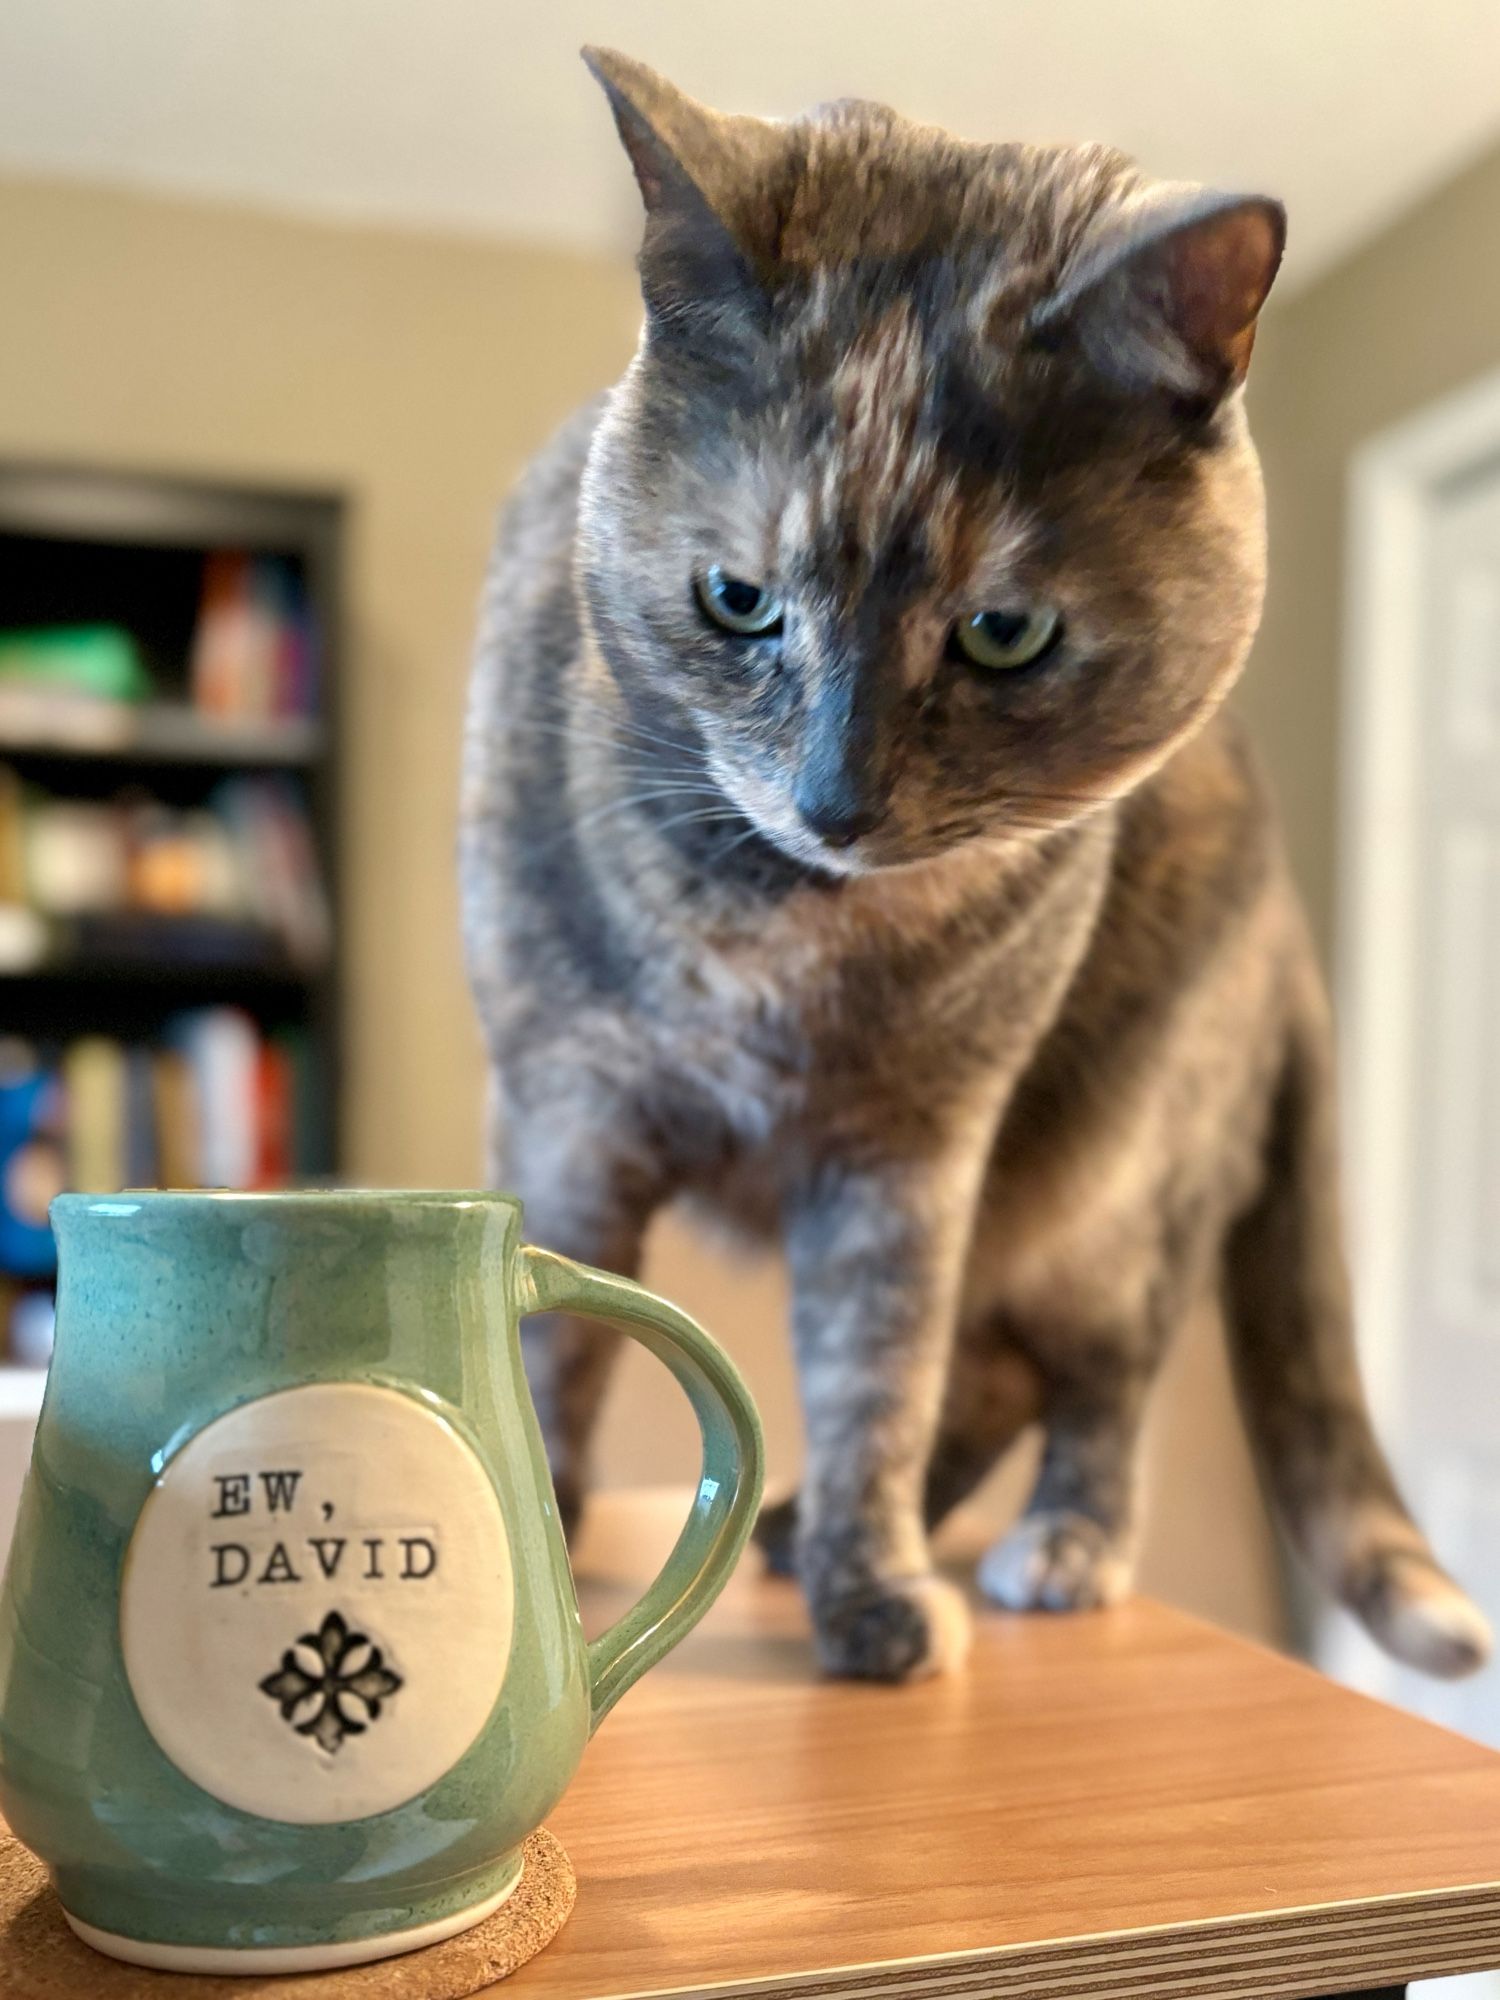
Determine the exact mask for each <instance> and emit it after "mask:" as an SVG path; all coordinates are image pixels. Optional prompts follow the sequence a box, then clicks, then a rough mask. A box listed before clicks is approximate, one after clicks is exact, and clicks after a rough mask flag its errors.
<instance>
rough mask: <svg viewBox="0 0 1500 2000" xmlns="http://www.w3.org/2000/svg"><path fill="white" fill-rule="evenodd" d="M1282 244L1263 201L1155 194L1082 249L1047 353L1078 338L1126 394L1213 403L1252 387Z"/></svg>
mask: <svg viewBox="0 0 1500 2000" xmlns="http://www.w3.org/2000/svg"><path fill="white" fill-rule="evenodd" d="M1285 242H1286V212H1285V210H1284V209H1283V208H1282V206H1281V204H1280V202H1277V201H1271V200H1269V199H1268V198H1266V197H1265V196H1261V195H1252V196H1245V195H1223V194H1207V193H1204V192H1202V191H1201V190H1194V191H1193V192H1191V193H1188V194H1185V195H1178V194H1172V195H1163V196H1160V197H1158V198H1156V199H1154V200H1152V201H1150V202H1149V203H1148V204H1146V205H1144V206H1143V207H1141V208H1140V209H1139V210H1136V211H1134V212H1129V213H1127V214H1125V215H1123V216H1118V217H1113V218H1111V219H1109V220H1108V221H1107V222H1105V223H1104V224H1103V225H1102V226H1101V227H1100V228H1099V229H1098V230H1097V231H1096V232H1095V233H1094V234H1093V235H1092V236H1091V237H1090V238H1088V239H1086V240H1085V242H1084V243H1083V245H1082V246H1081V248H1080V250H1079V253H1078V255H1077V257H1076V259H1075V260H1074V264H1073V268H1072V269H1071V270H1070V271H1069V272H1067V273H1065V275H1064V278H1063V282H1062V284H1061V286H1060V287H1059V289H1058V290H1057V292H1056V293H1055V294H1054V295H1053V296H1052V297H1051V298H1050V299H1047V300H1045V301H1044V302H1043V304H1042V305H1041V306H1040V307H1039V308H1038V310H1037V312H1036V313H1035V314H1034V315H1033V318H1032V325H1033V328H1034V329H1035V331H1036V332H1037V333H1038V335H1039V336H1041V337H1042V338H1043V339H1044V340H1046V341H1048V342H1049V344H1050V342H1051V341H1052V340H1053V339H1054V338H1055V336H1056V335H1057V334H1058V333H1059V332H1060V331H1061V330H1062V329H1063V328H1064V327H1065V326H1071V327H1072V328H1074V329H1076V331H1077V333H1078V336H1079V338H1080V339H1081V341H1082V343H1083V346H1084V349H1085V351H1086V353H1087V354H1088V356H1089V358H1090V360H1091V361H1092V362H1093V363H1094V365H1095V366H1096V367H1097V368H1098V369H1099V370H1100V372H1101V373H1102V374H1104V375H1105V376H1106V377H1107V378H1108V379H1109V380H1111V381H1112V382H1115V383H1116V384H1118V385H1119V386H1120V387H1121V388H1123V389H1127V390H1133V391H1140V390H1152V389H1155V390H1161V391H1164V392H1166V393H1167V394H1169V395H1172V396H1176V397H1182V398H1184V399H1187V400H1188V401H1196V402H1215V401H1217V400H1218V399H1219V398H1220V397H1222V396H1225V395H1227V394H1228V393H1229V392H1230V391H1231V390H1232V389H1235V388H1237V387H1238V386H1239V384H1240V383H1241V382H1243V381H1244V379H1245V371H1246V369H1247V368H1248V367H1249V365H1250V350H1251V347H1252V346H1253V345H1254V342H1255V327H1256V320H1257V317H1258V315H1259V313H1260V309H1261V307H1262V306H1263V305H1264V304H1265V301H1266V294H1267V293H1268V292H1269V291H1270V289H1271V283H1272V280H1273V279H1274V278H1275V276H1276V271H1277V268H1278V266H1279V265H1280V263H1281V253H1282V249H1283V247H1284V245H1285Z"/></svg>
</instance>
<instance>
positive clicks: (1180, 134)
mask: <svg viewBox="0 0 1500 2000" xmlns="http://www.w3.org/2000/svg"><path fill="white" fill-rule="evenodd" d="M583 41H602V42H605V43H609V44H613V45H615V46H617V47H620V48H624V49H626V50H628V51H630V52H631V53H632V54H635V55H639V56H642V57H644V58H645V59H646V60H647V61H648V62H651V63H654V64H655V65H656V66H657V67H658V68H661V69H663V70H665V71H666V72H667V74H668V75H670V76H671V77H673V78H674V80H675V81H677V82H679V83H681V84H682V85H683V86H684V87H685V88H686V89H689V90H691V91H692V92H693V93H694V95H696V96H699V97H702V98H705V99H706V100H708V101H709V102H711V103H715V104H718V105H720V106H722V107H724V108H726V109H736V110H747V111H760V112H767V113H777V114H787V113H791V112H794V111H797V110H799V109H801V108H803V107H804V106H806V105H808V104H811V103H815V102H817V101H818V100H819V99H821V98H827V97H835V96H851V95H858V96H870V97H879V98H884V99H885V100H886V101H887V102H890V103H894V104H896V105H898V106H899V107H900V108H901V109H903V110H905V111H908V112H910V113H912V114H913V115H915V116H918V117H922V118H926V119H931V120H934V121H936V122H938V123H941V124H945V125H948V126H951V127H952V128H953V129H954V130H956V131H958V132H960V133H963V134H964V135H966V136H968V137H971V138H1024V139H1058V138H1087V139H1108V140H1110V141H1113V142H1114V143H1116V144H1118V145H1122V146H1124V147H1125V148H1126V149H1127V150H1129V151H1131V152H1133V153H1135V154H1136V155H1137V156H1138V157H1139V158H1140V159H1141V160H1142V161H1143V162H1144V163H1145V164H1146V165H1147V166H1149V167H1150V168H1152V169H1153V170H1155V171H1157V172H1159V173H1162V174H1164V175H1167V176H1170V177H1173V178H1182V179H1194V180H1207V181H1212V182H1215V183H1217V184H1219V185H1223V186H1243V187H1246V188H1257V189H1263V190H1265V191H1268V192H1272V193H1277V194H1280V195H1282V196H1283V197H1284V198H1285V199H1286V201H1287V202H1288V204H1289V206H1290V209H1291V214H1292V239H1291V240H1292V248H1291V251H1290V254H1289V260H1288V272H1289V275H1290V276H1291V277H1292V278H1293V280H1294V281H1295V280H1297V279H1299V278H1300V279H1302V280H1305V279H1306V278H1307V277H1308V276H1309V275H1311V274H1312V273H1314V272H1315V271H1316V270H1318V269H1319V268H1321V267H1323V266H1325V265H1326V264H1328V263H1329V262H1331V261H1333V260H1334V259H1336V258H1337V257H1338V256H1339V255H1341V254H1342V253H1343V252H1344V251H1345V250H1346V249H1348V248H1350V247H1351V246H1352V245H1354V244H1355V243H1357V242H1358V241H1359V240H1360V238H1361V237H1363V236H1365V235H1367V234H1369V233H1370V232H1372V231H1373V230H1375V229H1377V228H1378V227H1379V226H1380V225H1381V224H1382V223H1383V222H1384V221H1385V220H1386V219H1387V218H1388V217H1390V216H1392V215H1394V214H1395V213H1397V212H1398V211H1399V210H1400V209H1402V208H1403V207H1405V206H1407V205H1408V204H1409V203H1410V202H1411V201H1412V200H1414V199H1415V198H1416V197H1417V196H1418V195H1419V194H1421V193H1422V192H1423V191H1424V190H1425V189H1426V188H1428V187H1430V186H1432V185H1434V184H1436V183H1437V182H1439V181H1441V180H1442V179H1443V178H1444V177H1445V176H1446V175H1447V174H1448V173H1450V172H1452V171H1453V170H1454V169H1455V168H1456V167H1458V166H1460V165H1462V164H1463V163H1464V162H1465V161H1466V160H1467V159H1468V158H1470V157H1472V156H1473V155H1474V154H1476V153H1477V152H1478V151H1480V150H1481V149H1482V148H1483V147H1484V145H1485V144H1486V143H1487V142H1490V141H1494V140H1497V139H1500V4H1497V0H1249V3H1248V4H1247V0H925V4H924V0H739V4H736V5H733V6H731V5H727V4H724V0H526V4H522V0H3V4H0V168H10V169H18V170H21V171H23V172H32V173H48V174H62V175H67V176H74V177H83V178H87V179H93V180H105V181H111V182H116V183H125V184H129V185H133V186H139V187H147V188H156V189H163V190H170V191H177V192H181V193H184V194H190V195H197V196H204V197H211V198H223V199H227V200H232V201H238V202H246V203H252V204H255V205H257V206H262V207H272V208H276V209H284V210H292V211H296V212H299V213H310V214H320V215H337V216H341V217H347V218H357V219H362V220H367V221H372V222H394V223H401V224H407V225H414V226H417V227H430V228H439V229H459V230H466V231H480V232H484V233H489V234H497V235H506V236H516V235H520V236H525V237H529V238H543V239H552V240H554V241H561V242H565V243H568V244H573V245H577V246H581V247H588V246H596V245H611V246H618V245H623V244H625V243H627V242H628V241H629V240H630V239H631V238H632V237H633V234H634V229H635V219H634V206H633V190H632V189H631V187H630V183H629V176H628V172H627V169H626V167H625V164H624V161H623V159H622V158H621V157H620V156H619V154H618V153H617V151H616V148H615V144H614V139H613V133H612V129H611V126H610V122H609V118H608V115H607V113H606V110H605V107H604V103H603V101H602V99H601V98H600V96H599V93H598V90H597V87H596V86H595V85H594V83H593V82H592V81H591V80H590V78H589V77H588V75H587V74H586V72H585V71H584V69H583V67H582V65H581V64H580V63H579V61H578V59H577V54H576V51H577V48H578V45H579V44H580V43H581V42H583Z"/></svg>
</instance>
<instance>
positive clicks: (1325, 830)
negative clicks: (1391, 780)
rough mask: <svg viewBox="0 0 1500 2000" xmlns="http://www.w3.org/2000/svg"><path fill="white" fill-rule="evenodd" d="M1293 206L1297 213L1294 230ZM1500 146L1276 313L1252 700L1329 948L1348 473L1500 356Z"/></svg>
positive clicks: (1260, 433)
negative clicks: (1367, 445) (1405, 422)
mask: <svg viewBox="0 0 1500 2000" xmlns="http://www.w3.org/2000/svg"><path fill="white" fill-rule="evenodd" d="M1296 226H1297V218H1296V216H1295V215H1294V216H1292V218H1291V227H1292V229H1293V230H1295V229H1296ZM1497 246H1500V148H1497V149H1496V150H1495V151H1493V152H1490V153H1488V154H1486V156H1485V157H1484V158H1483V159H1482V160H1480V161H1479V162H1478V163H1477V164H1476V165H1475V166H1473V167H1472V168H1470V169H1469V171H1468V172H1466V173H1465V174H1463V175H1461V176H1460V177H1459V178H1458V179H1457V180H1455V181H1451V182H1449V183H1448V184H1447V185H1446V186H1445V187H1443V188H1441V189H1439V190H1438V192H1437V193H1436V194H1434V195H1433V196H1432V197H1431V198H1430V199H1429V200H1427V201H1425V202H1423V203H1422V205H1421V206H1420V207H1419V208H1415V209H1413V210H1412V211H1411V212H1410V213H1409V214H1408V215H1406V216H1404V217H1403V218H1402V219H1401V220H1400V221H1399V222H1398V223H1397V224H1396V225H1395V226H1394V227H1393V228H1391V229H1389V230H1387V231H1385V232H1384V234H1382V235H1381V236H1379V237H1377V238H1376V239H1375V240H1374V241H1373V242H1371V243H1370V244H1369V245H1367V246H1366V248H1365V249H1363V250H1362V251H1360V252H1359V254H1358V255H1357V256H1354V257H1351V258H1349V259H1348V260H1347V261H1346V262H1344V263H1342V264H1340V265H1339V266H1338V267H1337V268H1336V269H1335V270H1334V271H1332V272H1331V273H1330V274H1329V275H1328V276H1327V277H1326V278H1324V279H1322V280H1321V282H1319V283H1317V284H1315V285H1313V286H1311V287H1310V288H1309V289H1308V290H1306V291H1303V292H1301V293H1299V294H1298V295H1297V296H1296V297H1295V298H1293V299H1291V300H1289V301H1288V302H1287V303H1286V304H1285V305H1281V304H1279V303H1278V304H1276V305H1275V306H1274V308H1273V310H1271V311H1270V312H1268V313H1267V315H1266V324H1265V328H1264V331H1263V333H1262V336H1261V339H1260V342H1259V344H1258V347H1257V350H1256V356H1255V365H1254V367H1253V369H1252V371H1251V381H1250V391H1249V396H1250V414H1251V422H1252V425H1253V428H1254V430H1255V434H1256V437H1257V438H1258V440H1259V442H1260V447H1261V455H1262V457H1263V459H1264V461H1265V468H1266V482H1267V493H1268V499H1269V504H1270V521H1271V584H1270V592H1269V596H1268V600H1267V605H1266V619H1265V624H1264V626H1263V628H1262V631H1261V636H1260V639H1259V640H1258V642H1257V644H1256V648H1255V652H1254V655H1253V657H1252V660H1251V664H1250V672H1249V676H1248V678H1247V681H1246V683H1245V687H1244V691H1243V695H1242V705H1243V707H1244V709H1245V711H1246V713H1247V714H1249V716H1250V717H1251V719H1252V721H1253V723H1254V725H1255V728H1256V732H1257V735H1258V736H1259V739H1260V741H1261V744H1262V746H1263V748H1264V750H1265V753H1266V755H1267V758H1268V759H1269V761H1270V764H1271V768H1272V773H1273V776H1274V777H1275V780H1276V783H1277V787H1278V790H1279V793H1280V796H1281V806H1282V813H1283V817H1284V819H1285V822H1286V828H1287V836H1288V840H1289V843H1290V847H1291V852H1292V859H1293V863H1294V865H1295V867H1296V870H1297V873H1298V876H1299V878H1300V880H1301V882H1302V884H1303V888H1304V892H1305V894H1306V896H1307V900H1308V906H1309V909H1310V910H1311V913H1312V917H1313V922H1314V926H1315V928H1316V930H1317V932H1318V936H1319V939H1320V942H1321V943H1322V944H1323V946H1324V949H1325V952H1331V947H1332V938H1333V928H1334V882H1335V868H1336V832H1337V811H1338V761H1337V760H1338V723H1339V699H1340V689H1339V671H1340V660H1339V647H1340V643H1341V637H1342V622H1341V621H1342V584H1343V565H1344V531H1345V522H1344V481H1345V474H1346V472H1347V469H1348V464H1349V459H1350V456H1351V454H1352V453H1353V452H1354V450H1355V449H1356V447H1357V446H1358V445H1359V444H1360V443H1361V442H1363V440H1364V439H1366V438H1368V437H1370V436H1371V435H1372V434H1373V433H1375V432H1376V431H1379V430H1382V429H1383V428H1385V426H1387V425H1388V424H1392V423H1395V422H1397V421H1398V420H1399V419H1400V418H1401V417H1403V416H1405V415H1407V414H1408V413H1409V412H1411V411H1414V410H1418V409H1420V408H1421V407H1422V406H1423V405H1424V404H1425V403H1429V402H1432V401H1434V400H1435V399H1436V398H1437V397H1439V396H1442V395H1444V394H1445V393H1447V392H1448V391H1449V390H1452V389H1456V388H1458V387H1460V386H1461V385H1462V384H1464V383H1466V382H1470V381H1472V380H1473V379H1474V378H1475V377H1476V376H1479V375H1481V374H1484V373H1485V372H1486V371H1488V370H1490V369H1493V368H1496V367H1500V256H1497V254H1496V252H1497Z"/></svg>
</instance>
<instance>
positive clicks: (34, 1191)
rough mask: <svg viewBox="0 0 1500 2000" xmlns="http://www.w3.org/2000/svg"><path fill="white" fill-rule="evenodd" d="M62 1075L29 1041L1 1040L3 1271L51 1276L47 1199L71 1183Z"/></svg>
mask: <svg viewBox="0 0 1500 2000" xmlns="http://www.w3.org/2000/svg"><path fill="white" fill-rule="evenodd" d="M62 1125H63V1106H62V1100H61V1097H60V1095H59V1092H58V1088H57V1079H56V1076H55V1074H54V1073H53V1071H52V1070H51V1069H50V1067H49V1066H48V1065H47V1064H46V1063H44V1062H43V1061H42V1060H41V1058H40V1056H39V1055H38V1053H37V1051H36V1050H35V1049H34V1048H32V1047H31V1045H30V1044H29V1043H26V1042H22V1041H18V1040H15V1039H12V1038H6V1039H5V1040H0V1271H5V1272H9V1273H11V1274H12V1275H14V1276H16V1277H21V1278H45V1277H50V1275H51V1274H52V1272H53V1271H55V1270H56V1268H57V1249H56V1246H55V1244H54V1243H53V1241H52V1230H51V1226H50V1225H49V1223H48V1221H47V1205H48V1203H49V1202H50V1201H51V1200H52V1197H53V1196H54V1195H55V1194H59V1193H61V1191H62V1189H63V1187H64V1186H65V1185H66V1169H65V1165H64V1160H63V1147H62Z"/></svg>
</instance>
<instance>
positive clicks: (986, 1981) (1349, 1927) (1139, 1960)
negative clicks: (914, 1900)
mask: <svg viewBox="0 0 1500 2000" xmlns="http://www.w3.org/2000/svg"><path fill="white" fill-rule="evenodd" d="M1497 1966H1500V1881H1489V1882H1474V1883H1469V1884H1465V1885H1462V1886H1459V1887H1456V1888H1443V1889H1427V1890H1416V1891H1406V1890H1398V1891H1395V1892H1393V1893H1391V1894H1389V1895H1385V1896H1370V1897H1359V1898H1353V1899H1346V1900H1343V1901H1340V1902H1331V1903H1305V1904H1294V1905H1289V1906H1288V1907H1287V1908H1285V1909H1282V1910H1274V1911H1266V1912H1263V1913H1261V1914H1260V1915H1258V1916H1243V1915H1238V1914H1234V1915H1228V1916H1223V1917H1205V1918H1201V1919H1197V1920H1195V1921H1191V1922H1186V1923H1167V1924H1149V1925H1141V1926H1139V1927H1134V1928H1131V1929H1129V1930H1114V1931H1097V1932H1089V1933H1086V1934H1080V1935H1078V1936H1074V1937H1068V1938H1060V1939H1057V1940H1055V1941H1054V1942H1051V1943H1045V1942H1044V1943H1030V1942H1028V1943H1023V1944H1012V1945H995V1946H988V1945H980V1946H977V1947H974V1948H972V1949H970V1950H967V1951H961V1952H937V1953H925V1954H922V1955H920V1956H918V1957H913V1958H898V1959H878V1960H866V1961H864V1962H862V1963H858V1964H851V1965H845V1966H837V1967H828V1968H820V1969H818V1970H815V1971H810V1972H796V1973H781V1974H771V1975H769V1976H767V1977H765V1978H763V1979H750V1980H744V1979H730V1980H718V1981H710V1982H707V1983H704V1982H701V1981H700V1982H697V1983H693V1984H688V1985H671V1986H668V1985H660V1986H649V1987H640V1988H632V1989H630V1990H628V1991H627V1990H626V1989H623V1988H615V1987H609V1988H607V1989H606V1988H604V1987H601V1988H599V1995H600V2000H780V1996H783V1995H784V1996H786V2000H964V1997H965V1996H971V2000H1099V1996H1100V1994H1101V1992H1108V1993H1109V1995H1110V1996H1111V2000H1116V1996H1118V1997H1119V2000H1125V1997H1126V1996H1129V2000H1198V1996H1205V2000H1207V1996H1214V1995H1223V1996H1226V2000H1227V1996H1229V1995H1233V1996H1234V2000H1286V1996H1291V1995H1306V1994H1310V1993H1317V1992H1333V1991H1353V1990H1355V1989H1356V1988H1363V1987H1374V1986H1384V1985H1401V1984H1403V1983H1406V1982H1409V1981H1412V1980H1416V1979H1435V1978H1442V1977H1446V1976H1448V1975H1450V1974H1453V1973H1459V1972H1475V1971H1489V1970H1492V1969H1494V1968H1495V1967H1497ZM1106 1979H1107V1980H1109V1981H1110V1982H1111V1983H1110V1984H1109V1985H1108V1986H1101V1981H1104V1980H1106Z"/></svg>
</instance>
